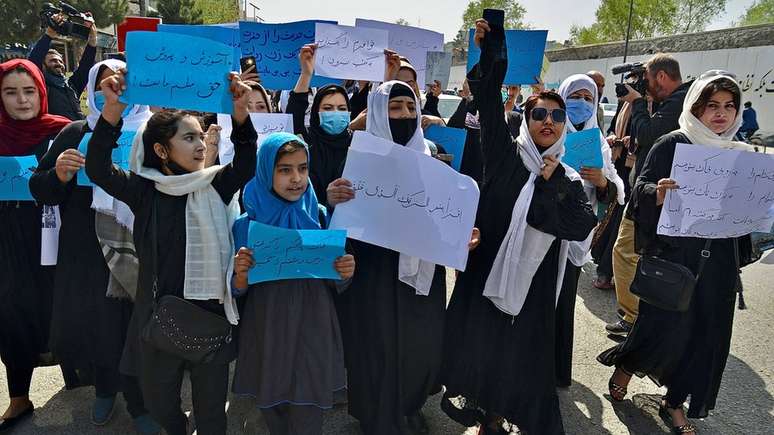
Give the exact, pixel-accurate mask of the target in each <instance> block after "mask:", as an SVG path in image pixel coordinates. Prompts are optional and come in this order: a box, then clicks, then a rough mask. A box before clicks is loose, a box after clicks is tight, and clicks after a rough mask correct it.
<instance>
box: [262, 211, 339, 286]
mask: <svg viewBox="0 0 774 435" xmlns="http://www.w3.org/2000/svg"><path fill="white" fill-rule="evenodd" d="M346 239H347V232H346V231H344V230H288V229H285V228H278V227H273V226H270V225H264V224H261V223H258V222H255V221H250V227H249V229H248V232H247V245H248V246H247V247H248V248H249V249H251V250H252V251H253V259H254V260H255V266H253V267H252V268H251V269H250V271H249V272H248V275H247V282H248V283H249V284H255V283H259V282H264V281H276V280H280V279H299V278H300V279H303V278H316V279H341V277H340V276H339V274H338V272H336V270H335V269H334V268H333V262H334V261H335V260H336V258H338V257H341V256H342V255H344V243H345V242H346Z"/></svg>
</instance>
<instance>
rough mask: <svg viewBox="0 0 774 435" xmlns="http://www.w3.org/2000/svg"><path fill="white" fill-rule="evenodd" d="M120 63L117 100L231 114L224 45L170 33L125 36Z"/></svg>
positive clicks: (228, 56)
mask: <svg viewBox="0 0 774 435" xmlns="http://www.w3.org/2000/svg"><path fill="white" fill-rule="evenodd" d="M126 61H127V62H126V64H127V68H128V70H129V73H128V75H127V77H126V85H127V88H126V90H125V91H124V94H123V96H122V97H121V101H123V102H126V103H131V104H147V105H149V106H161V107H173V108H176V109H187V110H196V111H200V112H214V113H231V112H233V103H232V101H231V93H230V92H229V82H228V73H229V72H230V71H231V68H232V66H233V65H234V50H233V49H232V48H231V47H229V46H228V45H225V44H221V43H219V42H215V41H212V40H209V39H205V38H198V37H194V36H188V35H178V34H176V33H159V32H129V33H128V34H127V35H126Z"/></svg>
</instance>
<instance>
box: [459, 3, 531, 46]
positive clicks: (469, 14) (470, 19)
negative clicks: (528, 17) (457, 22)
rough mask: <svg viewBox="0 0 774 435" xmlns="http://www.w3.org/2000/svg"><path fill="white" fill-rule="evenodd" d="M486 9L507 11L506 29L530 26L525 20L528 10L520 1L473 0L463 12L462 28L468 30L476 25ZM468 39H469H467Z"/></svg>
mask: <svg viewBox="0 0 774 435" xmlns="http://www.w3.org/2000/svg"><path fill="white" fill-rule="evenodd" d="M484 9H502V10H503V11H505V28H506V29H527V28H529V26H528V25H527V24H526V23H525V22H524V14H526V13H527V10H526V9H524V7H523V6H522V5H521V4H520V3H519V2H518V1H513V0H471V1H470V3H468V7H467V8H466V9H465V12H463V14H462V30H465V31H467V30H468V29H472V28H473V27H475V26H476V20H477V19H479V18H481V14H482V12H483V11H484ZM466 41H467V39H466Z"/></svg>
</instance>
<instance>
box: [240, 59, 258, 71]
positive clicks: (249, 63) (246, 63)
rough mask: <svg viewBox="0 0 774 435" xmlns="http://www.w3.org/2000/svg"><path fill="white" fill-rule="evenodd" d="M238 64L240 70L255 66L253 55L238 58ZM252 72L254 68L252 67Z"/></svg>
mask: <svg viewBox="0 0 774 435" xmlns="http://www.w3.org/2000/svg"><path fill="white" fill-rule="evenodd" d="M239 66H240V67H241V68H242V72H245V71H247V70H248V69H250V68H251V67H254V66H255V56H245V57H243V58H241V59H239ZM253 72H255V70H254V69H253Z"/></svg>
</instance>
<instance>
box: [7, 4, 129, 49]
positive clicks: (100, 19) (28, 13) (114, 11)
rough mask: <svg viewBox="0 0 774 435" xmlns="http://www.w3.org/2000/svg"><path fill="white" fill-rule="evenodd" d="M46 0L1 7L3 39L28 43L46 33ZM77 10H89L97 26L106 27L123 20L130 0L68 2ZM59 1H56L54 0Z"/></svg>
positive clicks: (8, 41) (10, 41)
mask: <svg viewBox="0 0 774 435" xmlns="http://www.w3.org/2000/svg"><path fill="white" fill-rule="evenodd" d="M48 1H50V0H48ZM43 3H46V0H14V1H11V2H4V3H3V7H2V8H0V22H1V23H4V24H3V25H2V26H0V43H2V44H6V43H14V42H20V43H29V42H31V41H34V40H35V39H37V38H38V37H40V35H41V34H42V33H43V31H42V30H41V28H40V17H39V12H40V10H41V9H42V7H43ZM68 3H70V4H72V5H73V6H75V7H76V8H77V9H78V10H80V11H83V12H86V11H89V12H91V13H92V16H93V17H94V21H95V22H96V24H97V26H98V27H107V26H109V25H111V24H118V23H120V22H121V21H123V20H124V15H126V12H127V9H128V5H127V0H73V1H71V2H68ZM55 4H57V3H55Z"/></svg>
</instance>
